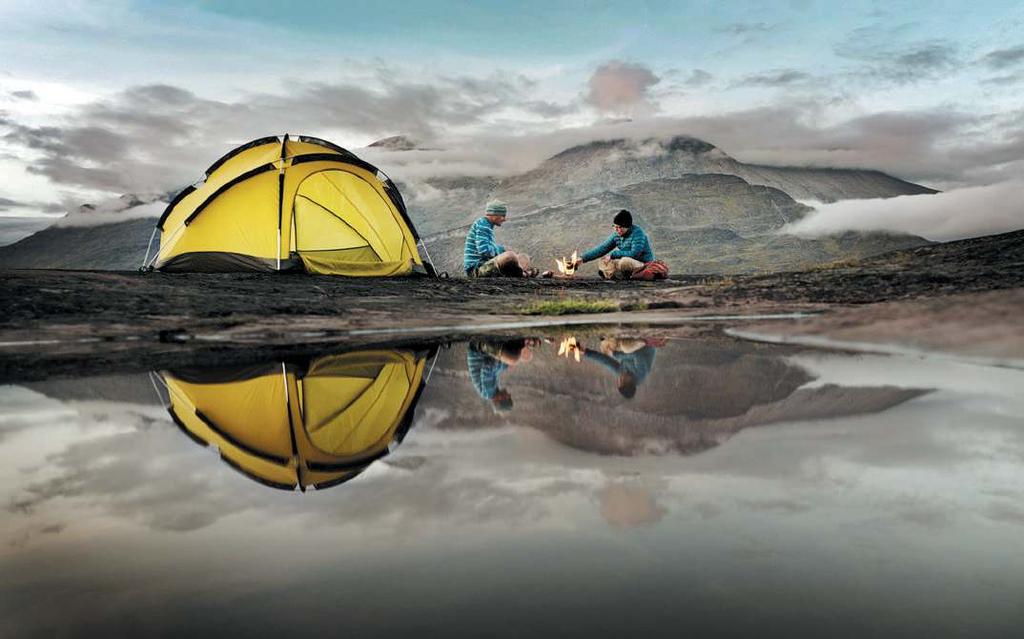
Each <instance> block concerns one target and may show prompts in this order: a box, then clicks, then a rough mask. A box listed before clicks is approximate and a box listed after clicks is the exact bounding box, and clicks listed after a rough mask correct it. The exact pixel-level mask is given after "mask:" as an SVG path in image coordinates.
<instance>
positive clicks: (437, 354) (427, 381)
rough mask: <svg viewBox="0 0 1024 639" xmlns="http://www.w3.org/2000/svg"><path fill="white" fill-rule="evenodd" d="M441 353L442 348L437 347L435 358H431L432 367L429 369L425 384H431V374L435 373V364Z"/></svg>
mask: <svg viewBox="0 0 1024 639" xmlns="http://www.w3.org/2000/svg"><path fill="white" fill-rule="evenodd" d="M440 354H441V349H437V352H435V353H434V359H433V360H431V362H430V369H429V370H428V371H427V378H426V380H425V381H424V382H423V383H424V384H429V383H430V376H431V375H432V374H433V373H434V364H436V363H437V357H438V356H439V355H440Z"/></svg>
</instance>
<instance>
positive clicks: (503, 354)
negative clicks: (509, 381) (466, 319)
mask: <svg viewBox="0 0 1024 639" xmlns="http://www.w3.org/2000/svg"><path fill="white" fill-rule="evenodd" d="M529 344H530V342H528V341H527V340H524V339H517V340H510V341H507V342H500V343H491V342H470V343H469V347H468V348H467V349H466V367H467V368H468V369H469V379H470V381H471V382H473V387H474V388H476V392H477V393H479V394H480V397H483V398H484V399H487V400H490V402H491V405H492V407H493V408H494V410H495V411H507V410H510V409H511V408H512V394H511V393H510V392H509V391H508V389H505V388H502V387H501V385H500V381H501V380H500V376H501V373H502V372H504V371H505V370H507V369H508V367H509V366H515V365H516V364H518V363H520V362H529V361H530V360H531V359H533V353H532V352H531V351H530V347H529Z"/></svg>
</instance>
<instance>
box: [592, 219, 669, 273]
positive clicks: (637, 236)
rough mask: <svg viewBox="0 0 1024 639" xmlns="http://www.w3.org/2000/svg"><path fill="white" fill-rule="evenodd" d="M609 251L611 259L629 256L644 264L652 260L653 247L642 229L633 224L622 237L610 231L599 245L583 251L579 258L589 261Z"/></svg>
mask: <svg viewBox="0 0 1024 639" xmlns="http://www.w3.org/2000/svg"><path fill="white" fill-rule="evenodd" d="M613 249H614V250H613ZM609 251H611V256H612V259H618V258H620V257H631V258H633V259H634V260H638V261H640V262H643V263H645V264H646V263H647V262H653V261H654V249H652V248H651V241H650V240H648V239H647V234H646V233H644V230H643V229H642V228H640V227H639V226H637V225H635V224H634V225H633V226H632V227H631V228H630V229H629V233H626V234H625V235H623V236H622V237H619V234H618V233H612V234H611V236H610V237H609V238H608V239H607V240H605V241H604V242H602V243H601V244H600V245H599V246H595V247H594V248H592V249H590V250H589V251H587V252H586V253H584V254H583V256H582V258H581V259H582V260H583V261H584V262H590V261H591V260H596V259H597V258H599V257H601V256H602V255H604V254H605V253H608V252H609Z"/></svg>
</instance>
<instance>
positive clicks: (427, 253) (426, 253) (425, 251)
mask: <svg viewBox="0 0 1024 639" xmlns="http://www.w3.org/2000/svg"><path fill="white" fill-rule="evenodd" d="M420 246H422V247H423V253H424V254H425V255H426V256H427V261H428V262H430V265H431V266H433V267H434V273H437V267H436V266H434V258H432V257H430V251H428V250H427V243H426V242H425V241H423V238H422V237H421V238H420Z"/></svg>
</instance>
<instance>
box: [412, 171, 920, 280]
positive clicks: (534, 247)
mask: <svg viewBox="0 0 1024 639" xmlns="http://www.w3.org/2000/svg"><path fill="white" fill-rule="evenodd" d="M623 208H624V209H628V210H630V211H633V213H634V220H635V221H636V222H637V223H638V224H640V225H642V226H643V227H644V228H645V229H646V230H647V232H648V235H649V236H650V237H651V238H652V243H653V245H654V250H655V254H656V256H657V257H658V258H659V259H662V260H665V261H666V262H668V263H669V264H670V266H671V269H672V270H673V271H674V272H676V273H737V272H750V271H757V270H791V269H799V268H805V267H808V266H812V265H814V264H820V263H823V262H829V261H833V260H836V259H841V258H852V257H858V258H859V257H864V256H868V255H873V254H876V253H882V252H886V251H891V250H896V249H900V248H907V247H911V246H918V245H920V244H923V243H925V240H923V239H921V238H919V237H917V236H913V235H892V234H887V233H871V234H867V233H836V234H833V235H830V236H828V237H823V238H814V239H811V238H799V237H795V236H792V235H786V234H780V233H779V231H780V230H781V229H783V228H785V227H786V226H787V225H788V224H791V223H794V222H797V221H798V220H800V219H802V218H803V217H804V216H805V215H807V213H808V212H810V211H811V210H812V209H811V208H810V207H808V206H805V205H803V204H800V203H799V202H796V201H795V200H794V199H793V198H791V197H789V196H788V195H787V194H786V193H784V192H783V191H781V190H779V189H775V188H772V187H767V186H760V185H755V184H750V183H749V182H747V181H746V180H744V179H742V178H740V177H737V176H735V175H723V174H718V173H712V174H693V173H690V174H684V175H681V176H679V177H675V178H662V179H655V180H648V181H645V182H639V183H635V184H630V185H627V186H624V187H622V188H619V189H615V190H607V191H602V192H600V193H596V194H592V195H589V196H586V197H583V198H580V199H578V200H573V201H571V202H566V203H565V204H560V205H557V206H550V207H544V208H541V209H538V210H535V211H532V212H529V213H523V214H521V215H513V216H511V217H510V218H509V220H508V221H507V222H506V223H505V225H504V226H502V228H501V230H500V231H499V233H498V234H499V241H501V242H502V243H505V244H506V245H508V246H509V247H510V248H513V249H514V250H518V251H523V252H525V253H527V254H529V255H531V256H532V257H533V258H534V262H535V264H536V265H537V266H539V267H540V268H542V269H547V268H553V267H554V264H553V262H552V259H553V258H554V257H558V256H563V255H568V254H569V253H571V252H572V251H573V249H576V248H579V249H586V248H589V247H591V246H595V245H597V244H598V243H599V242H601V241H602V240H604V239H605V238H606V237H607V236H608V235H609V234H610V233H611V216H612V213H614V212H615V211H618V210H619V209H623ZM467 230H468V225H464V226H461V227H458V228H454V229H450V230H448V231H445V232H443V233H437V234H434V235H430V236H426V237H425V238H424V241H425V242H426V244H427V248H428V250H429V251H430V255H431V257H432V258H433V260H434V263H435V266H437V267H438V269H439V270H444V271H448V272H449V273H461V272H462V243H463V240H464V238H465V234H466V231H467Z"/></svg>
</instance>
